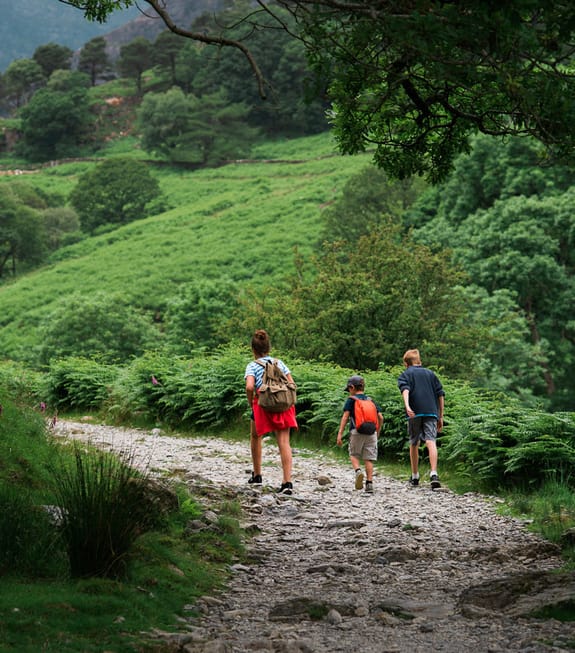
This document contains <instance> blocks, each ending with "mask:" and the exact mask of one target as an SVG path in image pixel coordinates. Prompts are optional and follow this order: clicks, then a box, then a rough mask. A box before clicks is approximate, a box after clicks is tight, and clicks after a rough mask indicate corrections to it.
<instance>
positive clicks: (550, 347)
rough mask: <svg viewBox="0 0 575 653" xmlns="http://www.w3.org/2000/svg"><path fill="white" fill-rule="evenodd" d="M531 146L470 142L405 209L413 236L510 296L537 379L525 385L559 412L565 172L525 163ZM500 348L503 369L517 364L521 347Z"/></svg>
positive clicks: (563, 363)
mask: <svg viewBox="0 0 575 653" xmlns="http://www.w3.org/2000/svg"><path fill="white" fill-rule="evenodd" d="M535 149H536V148H535V145H534V144H533V143H529V141H526V140H521V141H518V140H511V141H509V142H508V143H506V144H496V143H494V142H493V141H489V140H488V139H486V138H482V139H479V140H478V142H477V145H476V147H475V148H474V149H473V152H472V153H471V155H470V156H468V157H462V158H461V159H460V160H458V162H457V164H456V172H455V173H454V175H453V178H450V179H449V180H448V181H447V182H446V183H445V184H441V185H438V186H437V187H435V188H434V189H433V191H432V197H431V198H429V197H427V198H423V199H422V200H421V201H422V203H423V210H422V208H421V206H420V203H419V202H417V203H416V205H415V206H414V208H413V209H412V210H410V211H409V213H412V215H413V218H412V220H411V221H412V223H414V224H416V225H417V228H416V229H414V231H413V235H414V238H415V239H416V240H417V241H418V242H424V243H426V244H428V245H430V246H431V247H433V248H434V249H436V250H443V251H445V248H447V247H449V248H450V249H451V252H452V257H453V261H454V262H456V263H457V264H459V265H460V266H461V267H462V268H464V269H465V270H466V271H467V272H468V274H469V276H470V278H471V279H473V282H474V284H475V285H477V286H480V287H481V288H482V289H484V290H485V291H486V292H487V293H488V294H489V295H490V296H493V295H495V293H497V292H500V291H507V292H509V293H510V296H512V297H513V298H514V301H515V303H516V307H517V311H518V312H521V313H522V314H523V315H524V316H525V318H526V320H527V325H528V330H527V331H526V332H524V333H525V338H526V343H528V344H529V345H530V353H529V356H528V357H527V359H526V360H527V362H528V363H529V365H530V366H531V367H532V369H533V371H534V374H535V375H538V377H539V378H540V379H543V380H544V383H541V382H540V381H539V382H537V383H533V384H532V385H531V388H532V389H533V390H534V391H535V394H536V396H540V397H542V398H544V399H546V400H547V401H548V402H549V403H550V405H551V406H552V407H554V408H565V409H568V408H569V406H570V403H569V402H570V401H571V400H570V399H568V397H570V396H572V394H573V392H574V391H575V383H574V381H573V375H572V374H571V369H572V365H573V364H574V363H575V331H574V328H573V325H574V324H575V311H574V308H573V307H574V306H575V276H574V272H575V256H574V255H573V251H574V248H575V240H574V234H575V219H574V218H573V216H574V215H575V193H573V184H574V183H575V178H574V172H573V170H572V169H571V168H569V167H564V166H550V167H547V168H538V167H536V166H534V164H533V160H534V158H535V156H536V152H535ZM504 350H506V351H507V352H508V353H509V355H508V357H507V358H506V361H505V363H506V366H507V367H508V368H510V369H517V368H518V366H519V365H520V363H519V362H518V361H517V360H516V357H519V356H524V355H525V348H522V347H517V348H516V349H515V352H516V353H515V356H511V351H512V350H511V349H510V348H502V351H504ZM521 365H523V363H521ZM491 378H494V377H493V376H491ZM522 378H524V379H526V378H527V376H526V375H523V376H522ZM532 378H533V377H532Z"/></svg>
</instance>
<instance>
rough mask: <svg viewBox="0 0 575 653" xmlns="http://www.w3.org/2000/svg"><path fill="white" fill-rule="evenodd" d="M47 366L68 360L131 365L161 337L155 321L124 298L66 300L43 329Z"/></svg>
mask: <svg viewBox="0 0 575 653" xmlns="http://www.w3.org/2000/svg"><path fill="white" fill-rule="evenodd" d="M41 332H42V336H43V337H42V346H41V349H40V360H41V362H42V363H43V364H49V363H50V361H52V360H53V359H57V358H65V357H68V356H70V357H72V356H78V357H85V358H98V359H99V360H100V361H101V362H104V363H116V362H119V361H120V362H127V361H128V360H129V359H130V358H132V357H134V356H140V355H142V354H143V353H144V351H145V350H146V348H147V347H148V346H149V345H152V344H155V343H156V342H157V341H158V339H159V337H160V334H159V332H158V330H157V329H156V328H155V327H154V326H153V324H152V323H151V321H150V320H149V319H148V318H146V317H145V316H144V315H143V314H142V313H140V312H139V311H137V310H136V309H134V308H133V307H131V306H129V305H127V304H124V303H123V302H122V298H121V297H118V296H116V295H108V294H106V293H103V292H101V293H95V294H94V295H92V296H90V297H83V296H79V295H74V296H72V297H68V298H66V299H64V300H62V301H61V302H60V303H59V304H58V306H57V308H56V309H55V310H54V311H53V312H52V313H51V314H50V315H49V316H47V317H46V319H45V320H44V322H43V323H42V325H41Z"/></svg>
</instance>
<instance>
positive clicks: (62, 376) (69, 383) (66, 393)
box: [45, 358, 118, 409]
mask: <svg viewBox="0 0 575 653" xmlns="http://www.w3.org/2000/svg"><path fill="white" fill-rule="evenodd" d="M117 376H118V371H117V369H116V368H114V367H112V366H110V365H103V364H101V363H98V362H96V361H93V360H88V359H85V358H65V359H60V360H57V361H55V362H53V363H52V364H51V365H50V369H49V372H48V374H47V375H46V381H45V388H46V401H47V403H48V404H49V405H50V406H53V407H55V408H86V409H90V408H99V407H100V406H101V405H102V403H103V402H105V401H106V399H107V397H108V395H109V392H110V386H111V384H112V383H113V382H114V380H115V379H116V377H117Z"/></svg>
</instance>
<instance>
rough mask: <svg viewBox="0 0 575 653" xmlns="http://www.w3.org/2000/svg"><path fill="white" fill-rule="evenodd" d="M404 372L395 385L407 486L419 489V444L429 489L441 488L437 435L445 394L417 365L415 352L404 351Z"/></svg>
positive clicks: (432, 377) (432, 376)
mask: <svg viewBox="0 0 575 653" xmlns="http://www.w3.org/2000/svg"><path fill="white" fill-rule="evenodd" d="M403 364H404V365H405V368H406V369H405V370H403V372H402V373H401V374H400V375H399V378H398V380H397V385H398V387H399V391H400V392H401V396H402V397H403V403H404V405H405V413H406V415H407V433H408V435H409V460H410V462H411V478H410V481H409V482H410V483H411V485H419V471H418V469H419V467H418V466H419V444H420V442H424V443H425V446H426V447H427V451H428V453H429V465H430V466H431V472H430V474H429V480H430V481H431V487H432V489H435V488H439V487H441V483H440V482H439V476H438V475H437V444H436V440H437V434H438V433H441V431H442V429H443V408H444V401H445V399H444V398H445V392H444V391H443V387H442V385H441V381H440V380H439V379H438V378H437V376H436V375H435V372H432V371H431V370H428V369H427V368H425V367H423V366H422V364H421V357H420V355H419V350H418V349H408V350H407V351H406V352H405V354H404V355H403Z"/></svg>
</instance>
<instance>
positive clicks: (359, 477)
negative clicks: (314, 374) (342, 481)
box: [337, 375, 383, 493]
mask: <svg viewBox="0 0 575 653" xmlns="http://www.w3.org/2000/svg"><path fill="white" fill-rule="evenodd" d="M364 389H365V381H364V379H363V377H361V376H357V375H354V376H352V377H350V378H349V379H348V382H347V385H346V387H345V390H346V391H347V392H349V397H348V398H347V399H346V401H345V404H344V406H343V415H342V418H341V422H340V424H339V431H338V433H337V446H338V447H341V445H342V444H343V431H344V429H345V426H346V424H347V423H348V421H349V459H350V460H351V464H352V465H353V469H354V471H355V489H356V490H361V488H362V487H363V479H364V475H363V472H362V471H361V467H360V460H363V462H364V465H365V476H366V481H365V491H366V492H369V493H372V492H373V463H374V461H375V460H377V437H378V434H379V431H380V429H381V427H382V425H383V414H382V412H381V408H380V407H379V406H378V405H377V404H376V403H375V401H373V399H371V398H370V397H368V396H367V395H366V394H365V393H364ZM356 399H368V400H370V401H371V402H373V404H374V405H375V409H376V411H377V416H376V420H377V421H376V422H375V424H374V426H373V432H372V433H360V432H358V431H357V429H356ZM368 430H371V429H368Z"/></svg>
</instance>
